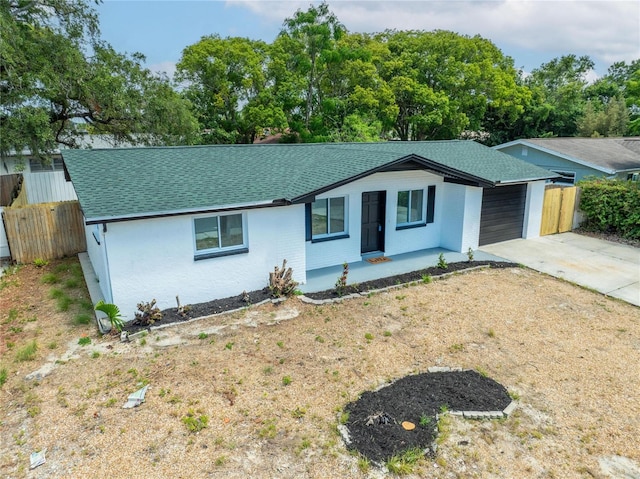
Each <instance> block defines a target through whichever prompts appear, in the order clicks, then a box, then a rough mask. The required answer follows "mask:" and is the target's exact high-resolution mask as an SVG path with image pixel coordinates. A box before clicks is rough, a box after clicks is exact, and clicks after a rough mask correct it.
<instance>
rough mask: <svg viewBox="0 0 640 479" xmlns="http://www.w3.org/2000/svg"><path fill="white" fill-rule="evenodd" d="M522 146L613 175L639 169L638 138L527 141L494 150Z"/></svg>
mask: <svg viewBox="0 0 640 479" xmlns="http://www.w3.org/2000/svg"><path fill="white" fill-rule="evenodd" d="M512 145H523V146H527V147H530V148H536V149H538V150H540V151H544V152H546V153H549V154H552V155H555V156H558V157H560V158H564V159H566V160H569V161H573V162H575V163H578V164H581V165H584V166H588V167H591V168H594V169H596V170H599V171H602V172H604V173H608V174H615V173H618V172H624V171H629V170H637V169H639V168H640V137H628V138H529V139H523V140H515V141H511V142H509V143H504V144H502V145H498V146H495V147H494V148H496V149H498V150H502V149H504V148H506V147H509V146H512Z"/></svg>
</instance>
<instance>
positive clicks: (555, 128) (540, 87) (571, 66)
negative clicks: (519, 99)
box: [525, 55, 594, 137]
mask: <svg viewBox="0 0 640 479" xmlns="http://www.w3.org/2000/svg"><path fill="white" fill-rule="evenodd" d="M593 67H594V63H593V61H592V60H591V59H590V58H589V57H588V56H581V57H577V56H576V55H566V56H562V57H559V58H554V59H553V60H551V61H550V62H548V63H544V64H542V65H541V66H540V67H539V68H536V69H534V70H533V71H532V72H531V75H530V76H529V77H527V79H526V82H525V83H526V85H527V86H529V87H530V88H531V89H532V90H537V92H538V95H539V97H540V100H541V104H538V105H536V106H535V111H536V112H537V113H541V114H542V115H543V116H542V117H537V118H536V120H535V122H536V123H537V124H538V131H537V132H536V131H532V132H531V133H532V134H531V135H529V136H533V137H537V136H545V135H546V136H548V135H554V136H574V135H575V134H576V133H577V129H578V124H577V122H578V120H579V119H580V117H581V116H582V114H583V110H584V108H585V104H586V101H585V99H584V92H585V87H586V86H587V80H586V74H587V73H588V72H589V71H591V70H592V69H593Z"/></svg>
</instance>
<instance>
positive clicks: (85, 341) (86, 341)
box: [78, 336, 91, 346]
mask: <svg viewBox="0 0 640 479" xmlns="http://www.w3.org/2000/svg"><path fill="white" fill-rule="evenodd" d="M78 344H79V345H80V346H87V345H89V344H91V338H90V337H89V336H82V337H81V338H80V339H78Z"/></svg>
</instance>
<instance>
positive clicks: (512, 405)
mask: <svg viewBox="0 0 640 479" xmlns="http://www.w3.org/2000/svg"><path fill="white" fill-rule="evenodd" d="M517 406H518V403H517V402H515V401H511V403H510V404H509V405H508V406H507V407H506V408H504V411H502V413H503V414H504V415H505V416H509V415H510V414H511V413H512V412H513V411H515V409H516V407H517Z"/></svg>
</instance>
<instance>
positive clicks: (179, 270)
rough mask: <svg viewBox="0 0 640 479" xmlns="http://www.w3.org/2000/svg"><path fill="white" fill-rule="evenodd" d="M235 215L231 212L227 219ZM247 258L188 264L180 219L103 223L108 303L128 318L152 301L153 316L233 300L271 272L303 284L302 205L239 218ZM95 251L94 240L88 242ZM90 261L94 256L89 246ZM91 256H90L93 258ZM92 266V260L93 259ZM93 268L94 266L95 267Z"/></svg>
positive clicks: (190, 246)
mask: <svg viewBox="0 0 640 479" xmlns="http://www.w3.org/2000/svg"><path fill="white" fill-rule="evenodd" d="M234 213H235V212H234ZM240 213H242V214H244V215H245V218H246V222H245V226H246V234H247V238H248V247H249V252H248V253H242V254H234V255H230V256H222V257H215V258H208V259H202V260H198V261H195V260H194V253H195V247H194V238H193V234H194V230H193V218H194V217H199V216H210V215H185V216H172V217H165V218H154V219H145V220H136V221H126V222H118V223H109V224H108V225H107V233H106V234H105V235H104V236H105V237H104V243H103V244H106V257H107V258H108V265H109V271H110V278H111V289H112V302H113V303H114V304H116V305H118V307H119V308H120V310H121V312H122V314H123V316H124V317H125V318H126V319H127V320H130V319H133V318H134V313H135V311H136V309H137V308H136V305H137V304H138V303H140V302H143V301H144V302H148V301H151V300H152V299H156V300H157V306H158V307H159V308H160V309H165V308H172V307H175V306H176V299H175V297H176V295H178V296H179V297H180V302H181V303H182V304H183V305H187V304H195V303H201V302H206V301H211V300H213V299H220V298H225V297H229V296H236V295H239V294H241V293H242V292H243V291H245V290H246V291H253V290H257V289H262V288H264V287H266V286H267V284H268V279H269V272H270V271H273V268H274V266H276V265H278V266H281V265H282V261H283V259H286V260H287V266H288V267H291V268H293V272H294V279H295V280H296V281H298V282H304V281H305V280H306V273H305V248H304V244H305V219H304V205H294V206H287V207H276V208H263V209H255V210H247V211H241V212H240ZM90 240H91V241H93V243H94V244H95V243H96V242H95V240H93V239H91V238H89V237H88V238H87V243H88V244H89V243H90ZM91 249H92V251H91V252H90V254H92V256H93V257H96V258H97V257H99V253H98V252H96V251H97V248H96V246H93V245H92V247H91ZM93 250H96V251H93ZM92 262H93V258H92ZM94 268H96V265H95V264H94Z"/></svg>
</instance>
